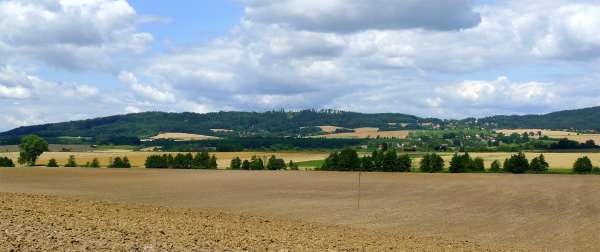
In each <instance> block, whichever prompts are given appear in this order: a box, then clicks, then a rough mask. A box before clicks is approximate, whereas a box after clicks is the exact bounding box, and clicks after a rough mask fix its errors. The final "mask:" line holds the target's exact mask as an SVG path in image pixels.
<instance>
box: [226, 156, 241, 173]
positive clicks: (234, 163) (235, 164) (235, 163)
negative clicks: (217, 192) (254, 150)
mask: <svg viewBox="0 0 600 252" xmlns="http://www.w3.org/2000/svg"><path fill="white" fill-rule="evenodd" d="M229 168H230V169H232V170H239V169H241V168H242V160H241V159H240V157H235V158H234V159H232V160H231V163H230V164H229Z"/></svg>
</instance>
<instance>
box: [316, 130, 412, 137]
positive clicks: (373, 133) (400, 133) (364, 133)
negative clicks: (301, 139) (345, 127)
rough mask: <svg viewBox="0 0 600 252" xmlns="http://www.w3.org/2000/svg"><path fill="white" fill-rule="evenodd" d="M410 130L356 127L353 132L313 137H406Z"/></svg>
mask: <svg viewBox="0 0 600 252" xmlns="http://www.w3.org/2000/svg"><path fill="white" fill-rule="evenodd" d="M410 132H411V131H409V130H396V131H379V129H378V128H357V129H355V132H349V133H333V134H326V135H320V136H315V137H322V138H377V137H383V138H406V137H407V136H408V134H409V133H410Z"/></svg>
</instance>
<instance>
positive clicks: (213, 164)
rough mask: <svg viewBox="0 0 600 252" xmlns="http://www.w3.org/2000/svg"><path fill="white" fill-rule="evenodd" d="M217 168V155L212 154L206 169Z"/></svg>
mask: <svg viewBox="0 0 600 252" xmlns="http://www.w3.org/2000/svg"><path fill="white" fill-rule="evenodd" d="M217 168H219V164H218V163H217V156H215V155H212V156H211V157H210V160H209V161H208V169H212V170H216V169H217Z"/></svg>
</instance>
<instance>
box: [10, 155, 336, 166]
mask: <svg viewBox="0 0 600 252" xmlns="http://www.w3.org/2000/svg"><path fill="white" fill-rule="evenodd" d="M162 154H168V153H165V152H143V151H140V152H134V151H122V150H121V151H95V152H45V153H44V154H42V156H41V157H40V158H39V160H38V161H37V163H38V164H41V165H44V164H46V163H48V160H50V159H51V158H55V159H56V160H57V162H58V163H59V164H60V165H64V164H65V163H66V162H67V159H68V158H69V156H71V155H74V156H75V160H76V161H77V163H78V164H80V165H83V164H85V163H86V162H91V161H92V160H93V159H94V158H98V160H99V161H100V164H101V165H103V166H106V165H108V162H109V160H110V158H115V157H125V156H126V157H127V158H129V160H130V161H131V164H132V165H133V166H134V167H144V162H145V161H146V157H148V156H150V155H162ZM171 154H176V153H171ZM212 154H214V155H216V156H217V163H218V165H219V168H221V169H224V168H226V167H228V166H229V164H230V163H231V159H233V158H235V157H240V158H241V159H250V158H251V157H252V156H254V155H256V156H258V157H261V158H263V159H265V160H266V159H267V158H269V157H270V156H271V155H276V156H277V157H279V158H283V159H284V160H285V161H286V162H288V161H289V160H293V161H294V162H303V161H311V160H321V159H325V158H326V157H327V156H328V153H325V152H211V155H212ZM0 156H5V157H9V158H11V159H13V161H14V162H15V164H16V161H17V159H18V157H19V153H16V152H11V153H0Z"/></svg>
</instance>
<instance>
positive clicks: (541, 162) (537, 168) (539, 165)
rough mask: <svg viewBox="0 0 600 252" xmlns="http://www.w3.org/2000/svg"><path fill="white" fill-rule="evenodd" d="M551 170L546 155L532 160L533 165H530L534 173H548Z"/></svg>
mask: <svg viewBox="0 0 600 252" xmlns="http://www.w3.org/2000/svg"><path fill="white" fill-rule="evenodd" d="M548 168H549V165H548V162H546V158H545V157H544V154H541V155H540V156H539V157H535V158H533V159H532V160H531V164H529V170H531V171H533V172H547V171H548Z"/></svg>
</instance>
